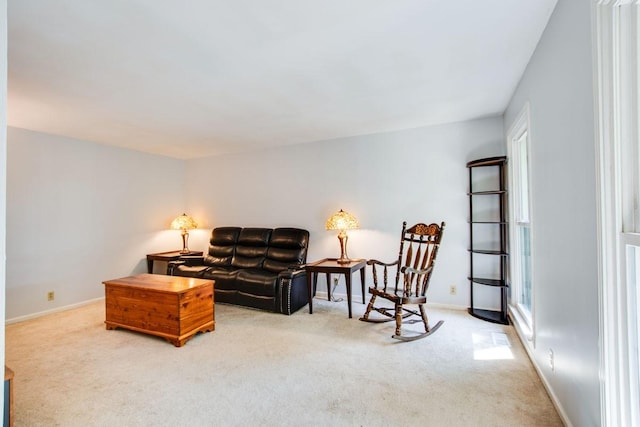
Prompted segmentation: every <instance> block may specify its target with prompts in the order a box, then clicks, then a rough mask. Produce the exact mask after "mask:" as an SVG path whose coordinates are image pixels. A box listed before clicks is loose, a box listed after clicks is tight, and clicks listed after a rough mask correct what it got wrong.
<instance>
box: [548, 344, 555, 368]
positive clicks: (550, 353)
mask: <svg viewBox="0 0 640 427" xmlns="http://www.w3.org/2000/svg"><path fill="white" fill-rule="evenodd" d="M549 367H550V368H551V372H554V371H555V370H556V364H555V360H553V350H552V349H549Z"/></svg>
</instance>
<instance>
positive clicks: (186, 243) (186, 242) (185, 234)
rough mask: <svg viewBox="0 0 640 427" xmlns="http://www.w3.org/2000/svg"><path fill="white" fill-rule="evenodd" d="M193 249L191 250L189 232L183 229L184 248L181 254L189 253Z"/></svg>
mask: <svg viewBox="0 0 640 427" xmlns="http://www.w3.org/2000/svg"><path fill="white" fill-rule="evenodd" d="M190 252H191V251H190V250H189V232H188V231H187V230H182V250H181V251H180V253H181V254H188V253H190Z"/></svg>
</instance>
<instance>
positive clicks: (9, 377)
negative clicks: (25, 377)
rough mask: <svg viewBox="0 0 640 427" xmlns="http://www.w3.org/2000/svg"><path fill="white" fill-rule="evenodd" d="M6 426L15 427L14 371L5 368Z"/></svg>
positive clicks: (4, 423)
mask: <svg viewBox="0 0 640 427" xmlns="http://www.w3.org/2000/svg"><path fill="white" fill-rule="evenodd" d="M3 419H4V422H3V425H4V426H13V371H12V370H11V369H9V368H8V367H7V366H6V365H5V367H4V417H3Z"/></svg>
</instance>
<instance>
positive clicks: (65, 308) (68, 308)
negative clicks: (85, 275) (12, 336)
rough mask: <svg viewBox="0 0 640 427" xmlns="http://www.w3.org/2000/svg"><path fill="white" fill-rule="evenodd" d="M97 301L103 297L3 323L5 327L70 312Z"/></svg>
mask: <svg viewBox="0 0 640 427" xmlns="http://www.w3.org/2000/svg"><path fill="white" fill-rule="evenodd" d="M98 301H104V297H100V298H95V299H90V300H87V301H82V302H79V303H76V304H70V305H65V306H62V307H56V308H53V309H51V310H45V311H39V312H37V313H32V314H27V315H26V316H18V317H14V318H13V319H7V320H5V322H4V323H5V325H10V324H12V323H19V322H24V321H26V320H31V319H36V318H38V317H42V316H46V315H47V314H53V313H60V312H61V311H67V310H72V309H74V308H78V307H82V306H85V305H89V304H93V303H94V302H98Z"/></svg>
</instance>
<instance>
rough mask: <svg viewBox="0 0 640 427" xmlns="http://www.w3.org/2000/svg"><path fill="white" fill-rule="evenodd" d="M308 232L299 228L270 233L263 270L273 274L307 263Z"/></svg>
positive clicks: (282, 229)
mask: <svg viewBox="0 0 640 427" xmlns="http://www.w3.org/2000/svg"><path fill="white" fill-rule="evenodd" d="M308 247H309V232H308V231H307V230H302V229H300V228H276V229H274V230H273V233H271V241H270V242H269V250H268V251H267V254H266V259H265V261H264V265H263V268H264V269H265V270H268V271H272V272H274V273H277V272H280V271H283V270H286V269H287V268H288V267H291V266H294V265H300V264H304V263H305V262H307V248H308Z"/></svg>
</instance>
